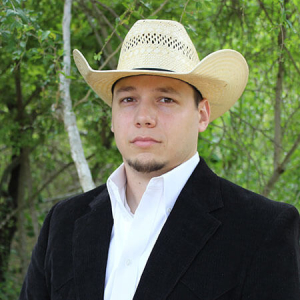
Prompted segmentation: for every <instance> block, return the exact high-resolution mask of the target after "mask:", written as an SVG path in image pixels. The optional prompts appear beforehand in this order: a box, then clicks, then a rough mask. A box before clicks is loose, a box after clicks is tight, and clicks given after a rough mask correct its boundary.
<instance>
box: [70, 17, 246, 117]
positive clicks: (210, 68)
mask: <svg viewBox="0 0 300 300" xmlns="http://www.w3.org/2000/svg"><path fill="white" fill-rule="evenodd" d="M73 55H74V60H75V63H76V65H77V68H78V70H79V72H80V73H81V75H82V76H83V78H84V79H85V81H86V82H87V83H88V85H89V86H90V87H91V88H92V89H93V90H94V91H95V92H96V93H97V94H98V95H99V97H100V98H101V99H102V100H103V101H105V102H106V103H107V104H108V105H110V106H111V102H112V86H113V84H114V83H115V82H116V81H117V80H119V79H121V78H123V77H128V76H134V75H157V76H166V77H171V78H176V79H180V80H182V81H185V82H187V83H189V84H190V85H193V86H194V87H195V88H196V89H198V90H199V91H200V92H201V94H202V96H203V97H204V98H206V99H207V100H208V101H209V103H210V106H211V117H210V121H213V120H214V119H216V118H217V117H219V116H221V115H222V114H224V113H225V112H226V111H227V110H229V108H230V107H231V106H232V105H233V104H234V103H235V102H236V101H237V100H238V98H239V97H240V96H241V94H242V93H243V91H244V89H245V86H246V84H247V80H248V73H249V70H248V65H247V62H246V60H245V59H244V57H243V56H242V55H241V54H240V53H239V52H237V51H234V50H230V49H225V50H219V51H216V52H213V53H211V54H209V55H208V56H206V57H205V58H203V59H202V60H199V57H198V54H197V51H196V49H195V47H194V45H193V43H192V41H191V39H190V37H189V36H188V34H187V32H186V30H185V28H184V27H183V26H182V25H181V24H180V23H178V22H176V21H167V20H140V21H137V22H136V23H135V24H134V25H133V27H132V28H131V29H130V30H129V32H128V34H127V36H126V37H125V40H124V42H123V45H122V49H121V53H120V58H119V63H118V67H117V70H107V71H98V70H93V69H92V68H91V67H90V66H89V64H88V62H87V61H86V59H85V58H84V56H83V55H82V54H81V53H80V52H79V51H78V50H74V52H73Z"/></svg>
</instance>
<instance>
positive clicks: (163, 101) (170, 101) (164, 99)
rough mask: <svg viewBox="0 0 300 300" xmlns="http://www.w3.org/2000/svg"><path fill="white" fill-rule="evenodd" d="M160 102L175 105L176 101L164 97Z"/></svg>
mask: <svg viewBox="0 0 300 300" xmlns="http://www.w3.org/2000/svg"><path fill="white" fill-rule="evenodd" d="M159 102H162V103H173V102H174V100H173V99H172V98H168V97H163V98H161V99H160V100H159Z"/></svg>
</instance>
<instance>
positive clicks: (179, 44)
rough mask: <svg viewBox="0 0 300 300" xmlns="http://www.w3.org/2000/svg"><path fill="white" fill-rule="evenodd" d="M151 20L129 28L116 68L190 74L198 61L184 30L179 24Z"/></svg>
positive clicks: (137, 23) (139, 22)
mask: <svg viewBox="0 0 300 300" xmlns="http://www.w3.org/2000/svg"><path fill="white" fill-rule="evenodd" d="M151 21H152V20H147V21H145V20H141V21H138V22H136V23H135V25H134V26H133V27H132V28H131V29H130V31H129V32H128V34H127V36H126V38H125V40H124V43H123V46H122V49H121V54H120V59H119V64H118V68H117V69H118V70H129V69H138V68H147V69H165V70H172V71H174V72H177V73H187V72H190V71H191V70H192V69H193V68H194V67H195V66H196V65H197V64H198V63H199V58H198V54H197V51H196V49H195V47H194V45H193V43H192V41H191V39H190V37H189V36H188V34H187V32H186V30H185V29H184V27H183V26H182V25H181V24H180V23H178V22H172V21H164V20H160V21H157V20H153V21H152V22H151ZM149 22H150V25H151V26H149ZM152 25H153V26H152Z"/></svg>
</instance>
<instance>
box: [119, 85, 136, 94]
mask: <svg viewBox="0 0 300 300" xmlns="http://www.w3.org/2000/svg"><path fill="white" fill-rule="evenodd" d="M135 90H136V88H135V87H134V86H121V87H120V88H118V89H116V95H117V94H120V93H122V92H131V91H135Z"/></svg>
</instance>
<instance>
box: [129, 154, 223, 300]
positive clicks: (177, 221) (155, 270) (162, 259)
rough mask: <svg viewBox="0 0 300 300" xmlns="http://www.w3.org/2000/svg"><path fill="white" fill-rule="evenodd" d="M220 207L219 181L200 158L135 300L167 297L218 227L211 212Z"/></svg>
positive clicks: (172, 214)
mask: <svg viewBox="0 0 300 300" xmlns="http://www.w3.org/2000/svg"><path fill="white" fill-rule="evenodd" d="M222 206H223V203H222V200H221V196H220V189H219V179H218V177H217V176H216V175H215V174H214V173H213V172H212V171H211V170H210V169H209V168H208V167H207V166H206V164H205V162H204V160H203V159H201V160H200V163H199V165H198V166H197V168H196V169H195V171H194V172H193V174H192V176H191V177H190V179H189V180H188V182H187V184H186V185H185V187H184V189H183V190H182V192H181V194H180V196H179V197H178V199H177V201H176V204H175V206H174V208H173V210H172V212H171V214H170V216H169V218H168V220H167V222H166V223H165V225H164V227H163V229H162V231H161V233H160V235H159V238H158V240H157V242H156V244H155V246H154V248H153V251H152V253H151V255H150V257H149V259H148V262H147V264H146V267H145V269H144V272H143V274H142V277H141V280H140V283H139V285H138V288H137V291H136V293H135V296H134V300H153V299H155V300H162V299H166V298H167V296H168V295H169V294H170V292H171V291H172V289H173V288H174V286H175V285H176V283H177V282H178V281H179V279H180V278H181V277H182V275H183V274H184V273H185V271H186V270H187V269H188V267H189V266H190V264H191V263H192V261H193V260H194V259H195V257H196V256H197V255H201V250H202V249H203V247H204V246H205V244H206V243H207V242H208V240H209V239H210V238H211V237H212V236H213V234H214V233H215V232H216V231H217V229H218V227H219V226H220V224H221V223H220V221H218V220H217V219H215V218H214V217H213V216H211V215H210V211H212V210H215V209H217V208H221V207H222Z"/></svg>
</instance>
